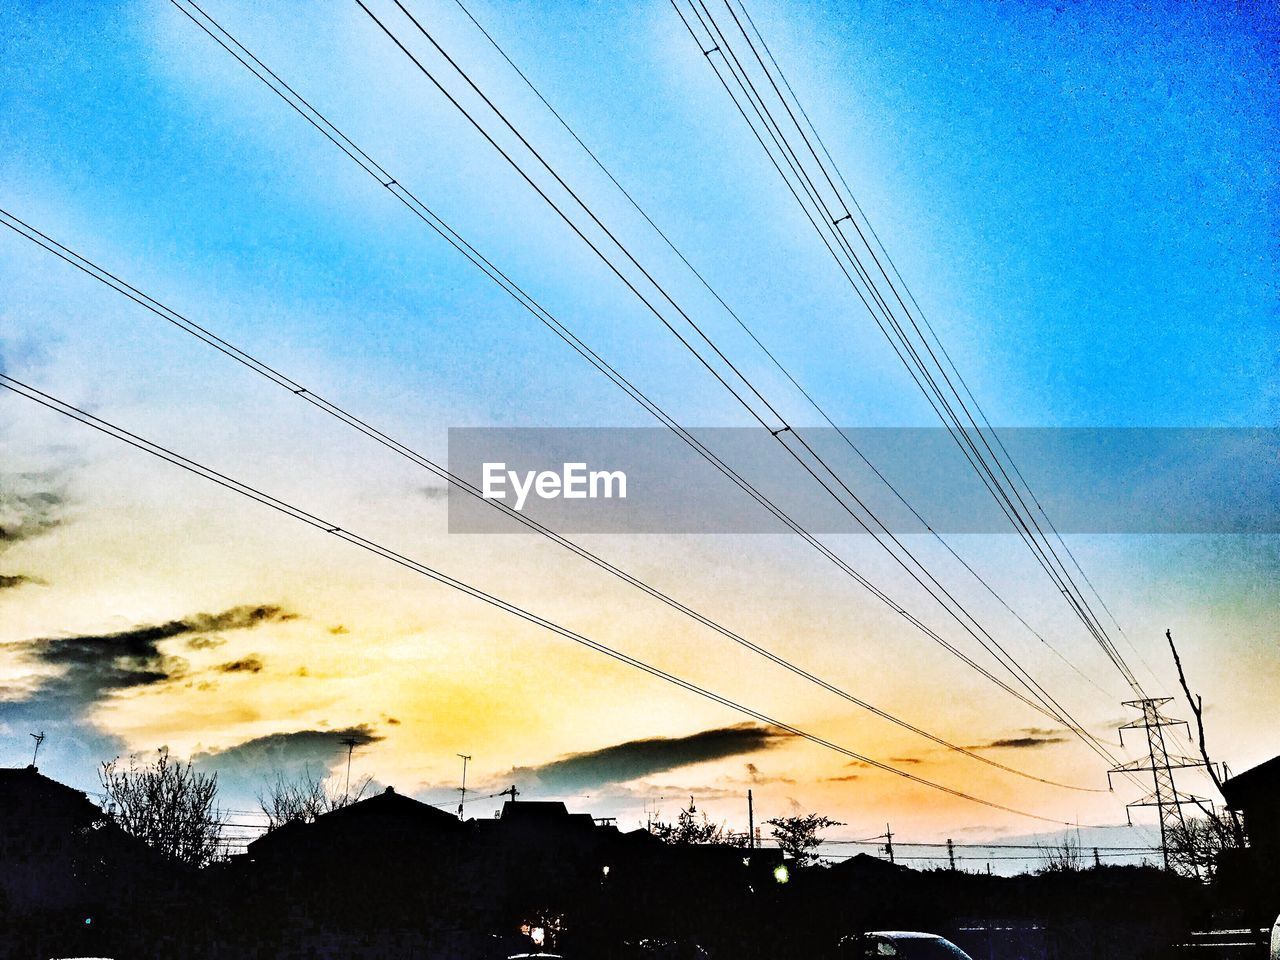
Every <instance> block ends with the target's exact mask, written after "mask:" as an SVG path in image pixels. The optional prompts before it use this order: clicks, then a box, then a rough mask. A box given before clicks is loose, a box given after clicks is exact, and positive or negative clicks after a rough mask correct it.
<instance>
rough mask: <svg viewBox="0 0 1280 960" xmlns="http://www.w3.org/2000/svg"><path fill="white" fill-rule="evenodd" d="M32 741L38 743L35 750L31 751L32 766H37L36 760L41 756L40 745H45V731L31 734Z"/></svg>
mask: <svg viewBox="0 0 1280 960" xmlns="http://www.w3.org/2000/svg"><path fill="white" fill-rule="evenodd" d="M31 739H32V740H34V741H35V742H36V748H35V750H33V751H31V765H32V766H33V767H34V766H35V765H36V758H37V757H39V756H40V744H42V743H44V731H43V730H41V731H40V732H39V733H33V734H31Z"/></svg>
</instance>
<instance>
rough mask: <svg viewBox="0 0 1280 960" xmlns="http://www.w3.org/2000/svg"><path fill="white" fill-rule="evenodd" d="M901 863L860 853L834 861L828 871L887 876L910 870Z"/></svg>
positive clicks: (837, 873) (842, 873)
mask: <svg viewBox="0 0 1280 960" xmlns="http://www.w3.org/2000/svg"><path fill="white" fill-rule="evenodd" d="M909 869H910V868H909V867H906V866H904V865H902V864H900V863H890V862H889V861H888V860H882V859H881V858H880V857H873V856H872V855H871V854H869V853H858V854H855V855H854V856H852V857H850V858H849V859H847V860H841V861H840V862H838V863H833V864H832V865H831V866H830V868H828V872H829V873H831V874H833V875H836V876H858V877H887V876H896V875H898V874H901V873H905V872H908V871H909Z"/></svg>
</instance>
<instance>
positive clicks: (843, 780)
mask: <svg viewBox="0 0 1280 960" xmlns="http://www.w3.org/2000/svg"><path fill="white" fill-rule="evenodd" d="M860 779H862V778H861V776H860V775H859V774H856V773H846V774H845V775H844V776H843V777H823V778H822V782H823V783H848V782H849V781H850V780H860Z"/></svg>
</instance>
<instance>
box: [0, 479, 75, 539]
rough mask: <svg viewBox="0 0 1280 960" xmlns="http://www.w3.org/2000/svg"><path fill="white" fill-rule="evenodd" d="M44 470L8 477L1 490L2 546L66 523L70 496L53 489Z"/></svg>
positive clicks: (0, 531) (0, 533)
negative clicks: (65, 513) (63, 522)
mask: <svg viewBox="0 0 1280 960" xmlns="http://www.w3.org/2000/svg"><path fill="white" fill-rule="evenodd" d="M49 484H50V477H49V475H48V474H43V473H18V474H8V475H6V476H5V484H4V486H5V489H3V490H0V549H4V548H5V547H7V546H10V545H12V544H15V543H20V542H22V541H23V540H30V539H31V538H32V537H38V536H40V535H41V534H42V533H47V532H48V531H50V530H52V529H53V528H54V527H56V526H58V525H59V524H61V523H62V519H63V511H64V509H65V507H66V498H65V497H64V496H63V495H62V494H60V493H56V492H54V491H52V490H48V489H39V488H40V487H46V486H48V485H49Z"/></svg>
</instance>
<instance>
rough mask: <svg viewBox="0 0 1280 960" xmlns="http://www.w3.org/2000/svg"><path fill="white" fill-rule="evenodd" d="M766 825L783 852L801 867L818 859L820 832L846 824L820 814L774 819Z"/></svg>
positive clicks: (766, 822)
mask: <svg viewBox="0 0 1280 960" xmlns="http://www.w3.org/2000/svg"><path fill="white" fill-rule="evenodd" d="M765 825H766V826H769V827H771V828H772V829H771V830H770V833H772V834H773V839H774V840H776V841H778V846H779V847H781V848H782V852H783V853H785V854H786V855H787V856H789V857H791V858H792V859H793V860H795V861H796V863H797V864H799V865H800V866H804V865H806V864H809V863H813V862H815V861H816V860H817V859H818V853H817V850H818V847H819V846H821V844H822V838H821V837H819V836H818V831H819V830H826V829H827V828H828V827H843V826H844V824H843V823H841V822H840V821H838V820H832V819H831V818H830V817H824V816H823V815H822V814H820V813H806V814H804V815H803V816H798V817H774V818H773V819H772V820H766V821H765Z"/></svg>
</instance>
